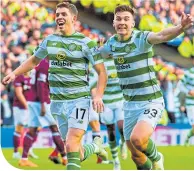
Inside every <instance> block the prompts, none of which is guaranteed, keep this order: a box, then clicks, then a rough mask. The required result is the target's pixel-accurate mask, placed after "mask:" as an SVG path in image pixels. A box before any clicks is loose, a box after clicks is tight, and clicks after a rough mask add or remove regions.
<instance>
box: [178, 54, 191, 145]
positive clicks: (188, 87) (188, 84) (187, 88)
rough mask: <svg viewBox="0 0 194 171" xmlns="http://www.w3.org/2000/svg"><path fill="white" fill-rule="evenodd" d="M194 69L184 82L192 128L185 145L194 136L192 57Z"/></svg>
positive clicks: (183, 87) (187, 74) (189, 71)
mask: <svg viewBox="0 0 194 171" xmlns="http://www.w3.org/2000/svg"><path fill="white" fill-rule="evenodd" d="M191 60H192V64H193V67H192V68H190V69H189V70H187V71H186V72H185V75H184V78H183V79H182V80H181V81H182V82H181V83H182V86H181V87H182V90H183V91H184V92H185V93H186V99H185V104H186V110H187V117H188V119H189V123H190V125H191V126H192V128H191V129H190V131H189V132H188V134H187V137H186V139H185V145H186V146H188V145H189V139H190V138H191V137H192V136H194V56H192V57H191Z"/></svg>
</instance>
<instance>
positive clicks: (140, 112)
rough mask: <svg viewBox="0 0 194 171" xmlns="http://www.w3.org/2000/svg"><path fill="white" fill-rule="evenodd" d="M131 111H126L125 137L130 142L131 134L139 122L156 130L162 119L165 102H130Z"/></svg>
mask: <svg viewBox="0 0 194 171" xmlns="http://www.w3.org/2000/svg"><path fill="white" fill-rule="evenodd" d="M129 104H130V105H128V107H130V108H129V109H126V108H125V109H124V137H125V140H129V139H130V136H131V132H132V130H133V128H134V127H135V125H136V124H137V122H139V121H146V122H147V123H148V124H150V125H151V126H152V127H153V129H155V127H156V125H157V123H158V121H159V120H160V119H161V117H162V113H163V110H164V103H163V102H138V103H135V102H130V103H129Z"/></svg>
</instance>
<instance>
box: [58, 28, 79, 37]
mask: <svg viewBox="0 0 194 171" xmlns="http://www.w3.org/2000/svg"><path fill="white" fill-rule="evenodd" d="M60 32H61V33H62V35H63V36H71V35H72V34H74V33H75V32H76V31H75V28H74V27H72V28H65V29H64V30H60Z"/></svg>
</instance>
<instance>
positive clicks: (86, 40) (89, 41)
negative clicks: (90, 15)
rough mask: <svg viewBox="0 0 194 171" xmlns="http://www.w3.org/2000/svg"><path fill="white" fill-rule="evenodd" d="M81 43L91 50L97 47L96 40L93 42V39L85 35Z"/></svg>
mask: <svg viewBox="0 0 194 171" xmlns="http://www.w3.org/2000/svg"><path fill="white" fill-rule="evenodd" d="M79 35H83V34H82V33H79ZM81 41H82V42H83V43H84V44H85V45H86V46H88V47H89V48H93V47H95V46H97V42H96V41H95V40H92V39H91V38H89V37H87V36H85V35H83V38H82V39H81Z"/></svg>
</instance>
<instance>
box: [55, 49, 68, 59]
mask: <svg viewBox="0 0 194 171" xmlns="http://www.w3.org/2000/svg"><path fill="white" fill-rule="evenodd" d="M56 58H57V60H58V61H64V60H65V58H66V54H65V52H63V51H59V52H58V53H57V56H56Z"/></svg>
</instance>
